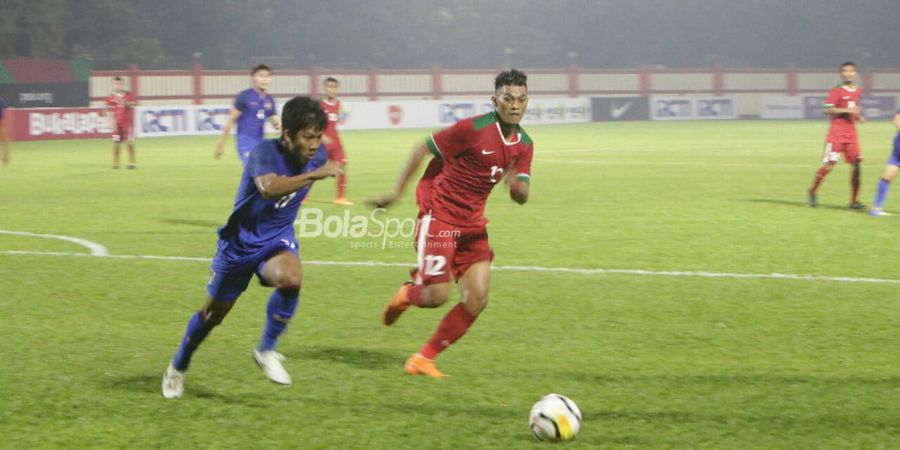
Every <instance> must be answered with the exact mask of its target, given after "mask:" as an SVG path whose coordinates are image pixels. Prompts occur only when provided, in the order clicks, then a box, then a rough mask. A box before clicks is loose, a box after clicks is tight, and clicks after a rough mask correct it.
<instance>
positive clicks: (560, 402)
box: [529, 394, 581, 441]
mask: <svg viewBox="0 0 900 450" xmlns="http://www.w3.org/2000/svg"><path fill="white" fill-rule="evenodd" d="M529 422H530V425H531V432H532V433H533V434H534V437H536V438H538V439H540V440H542V441H571V440H572V439H575V435H576V434H578V430H580V429H581V410H580V409H578V405H576V404H575V402H573V401H572V400H570V399H569V398H568V397H566V396H564V395H559V394H547V395H545V396H544V398H542V399H540V400H538V402H537V403H535V404H534V406H532V407H531V417H530V419H529Z"/></svg>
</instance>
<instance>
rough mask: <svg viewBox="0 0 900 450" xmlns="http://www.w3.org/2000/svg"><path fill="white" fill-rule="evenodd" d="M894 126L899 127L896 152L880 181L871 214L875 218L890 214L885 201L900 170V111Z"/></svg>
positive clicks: (895, 146) (896, 137)
mask: <svg viewBox="0 0 900 450" xmlns="http://www.w3.org/2000/svg"><path fill="white" fill-rule="evenodd" d="M894 126H895V127H897V134H896V135H895V136H894V151H893V152H892V153H891V157H890V158H888V162H887V166H886V167H885V168H884V174H883V175H881V179H880V180H878V188H877V189H876V191H875V192H876V194H875V202H874V203H873V204H872V210H871V211H869V214H871V215H873V216H888V215H890V214H888V213H886V212H885V211H884V199H885V198H887V193H888V188H889V187H890V185H891V179H892V178H894V175H896V174H897V170H900V110H898V111H897V113H896V114H894Z"/></svg>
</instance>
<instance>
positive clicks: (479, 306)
mask: <svg viewBox="0 0 900 450" xmlns="http://www.w3.org/2000/svg"><path fill="white" fill-rule="evenodd" d="M526 81H527V78H526V76H525V74H524V73H522V72H520V71H518V70H515V69H513V70H509V71H505V72H501V73H500V74H499V75H497V77H496V79H495V80H494V88H495V90H494V95H493V96H492V97H491V101H492V102H493V105H494V112H491V113H488V114H484V115H481V116H477V117H474V118H469V119H465V120H461V121H459V122H457V123H456V124H455V125H453V126H451V127H450V128H446V129H444V130H442V131H440V132H438V133H435V134H432V135H431V137H430V138H429V139H427V140H426V141H425V143H423V144H422V145H420V146H419V147H417V148H416V149H415V150H414V151H413V153H412V155H411V156H410V158H409V160H408V162H407V163H406V166H405V168H404V169H403V170H402V171H401V172H400V177H399V179H398V181H397V184H396V186H395V188H394V189H393V191H391V192H390V193H389V194H387V195H385V196H383V197H380V198H377V199H375V200H372V202H371V203H372V204H374V205H375V206H377V207H386V206H388V205H390V204H391V203H393V202H395V201H396V200H397V199H398V198H399V197H400V195H401V193H402V192H403V190H404V188H405V187H406V185H407V183H408V182H409V180H410V179H411V178H412V177H413V175H414V174H415V173H416V171H417V169H418V168H419V166H420V165H421V163H422V161H423V160H424V159H425V157H426V155H428V154H429V153H431V154H432V155H433V156H434V157H433V158H432V159H431V161H430V162H429V164H428V168H427V169H426V170H425V173H424V175H423V176H422V178H421V179H420V181H419V184H418V186H417V188H416V200H417V202H418V205H419V221H418V226H417V230H416V251H417V265H416V268H415V270H414V271H413V272H412V275H413V277H414V279H415V281H414V282H408V283H406V284H404V285H403V286H402V287H401V288H400V290H399V291H397V293H396V294H395V295H394V297H393V299H392V300H391V301H390V302H389V303H388V304H387V305H386V306H385V308H384V312H383V314H382V320H383V322H384V324H385V325H391V324H393V323H394V322H395V321H396V320H397V319H398V318H399V317H400V314H402V313H403V311H405V310H406V309H407V308H408V307H409V306H410V305H415V306H417V307H420V308H436V307H438V306H441V305H442V304H443V303H444V302H446V301H447V298H448V297H449V296H450V290H451V286H450V276H451V275H452V276H453V278H455V280H456V283H457V285H458V286H459V291H460V301H459V303H458V304H457V305H455V306H454V307H453V308H452V309H451V310H450V311H449V312H448V313H447V315H446V316H444V319H443V320H442V321H441V323H440V324H439V325H438V328H437V331H435V333H434V335H432V336H431V338H430V339H429V340H428V341H427V342H426V343H425V345H423V346H422V347H421V348H420V349H419V351H418V352H417V353H415V354H413V355H412V356H410V357H409V358H408V359H407V360H406V363H405V364H404V370H405V371H406V372H407V373H409V374H410V375H427V376H429V377H433V378H442V377H443V376H444V374H442V373H441V372H440V370H438V368H437V366H435V364H434V359H435V357H436V356H438V354H440V353H441V352H442V351H444V350H445V349H446V348H447V347H448V346H450V345H451V344H453V343H454V342H456V341H457V340H458V339H459V338H461V337H462V336H463V335H465V334H466V332H467V331H468V329H469V327H470V326H471V325H472V323H474V322H475V319H476V318H477V317H478V315H479V314H480V313H481V312H482V311H483V310H484V308H485V306H487V297H488V280H489V278H490V273H491V261H492V260H493V258H494V252H493V251H492V250H491V247H490V246H489V245H488V234H487V227H486V224H487V220H486V219H485V217H484V207H485V203H486V201H487V198H488V195H490V193H491V190H492V189H493V188H494V186H495V185H497V184H498V183H500V182H505V183H506V185H507V186H508V187H509V196H510V198H512V200H513V201H515V202H516V203H519V204H524V203H525V202H526V201H528V187H529V180H530V178H531V159H532V154H533V148H534V147H533V143H532V141H531V138H529V137H528V135H527V134H525V131H524V130H522V128H521V127H519V122H520V121H521V120H522V117H523V116H524V115H525V110H526V108H527V107H528V87H527V85H526Z"/></svg>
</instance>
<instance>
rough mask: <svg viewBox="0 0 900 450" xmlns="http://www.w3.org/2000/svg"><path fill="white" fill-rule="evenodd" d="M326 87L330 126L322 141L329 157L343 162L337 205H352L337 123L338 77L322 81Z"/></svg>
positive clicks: (326, 103) (339, 104)
mask: <svg viewBox="0 0 900 450" xmlns="http://www.w3.org/2000/svg"><path fill="white" fill-rule="evenodd" d="M322 86H323V87H324V88H325V98H323V99H322V100H321V105H322V109H323V110H325V115H326V116H328V126H327V127H326V128H325V134H324V135H323V136H322V142H324V143H325V148H327V149H328V159H330V160H332V161H337V162H339V163H341V168H343V170H344V171H343V172H341V174H340V175H338V176H337V196H335V198H334V204H336V205H352V204H353V202H351V201H350V200H347V168H346V167H345V166H346V165H347V155H345V154H344V145H343V144H342V143H341V136H340V135H338V131H337V124H338V122H339V121H340V120H341V101H340V100H338V98H337V92H338V87H339V86H340V83H338V80H337V78H334V77H328V78H325V81H324V82H323V83H322Z"/></svg>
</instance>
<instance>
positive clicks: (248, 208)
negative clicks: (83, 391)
mask: <svg viewBox="0 0 900 450" xmlns="http://www.w3.org/2000/svg"><path fill="white" fill-rule="evenodd" d="M281 119H282V122H283V123H284V130H283V131H282V132H281V137H280V138H277V139H269V140H265V141H263V142H262V143H260V144H259V145H257V146H256V148H254V149H253V151H252V152H251V153H250V157H249V160H248V161H247V165H246V166H245V167H244V174H243V176H242V177H241V183H240V186H239V188H238V193H237V198H236V200H235V202H234V211H233V212H232V213H231V216H230V217H229V218H228V221H227V222H226V223H225V225H223V226H222V227H221V228H219V244H218V245H219V247H218V251H216V256H215V258H214V259H213V261H212V265H211V266H210V278H209V283H208V286H207V288H206V291H207V298H206V303H205V304H204V305H203V307H202V308H201V309H200V310H199V311H198V312H197V313H196V314H194V315H193V317H191V320H190V322H189V323H188V326H187V330H186V331H185V334H184V338H183V339H182V342H181V346H180V347H179V348H178V351H177V352H175V356H174V357H173V358H172V361H171V362H170V363H169V366H168V367H167V368H166V372H165V375H164V376H163V381H162V392H163V396H164V397H165V398H177V397H181V395H182V394H183V393H184V378H185V373H186V371H187V369H188V365H189V364H190V362H191V356H192V355H193V353H194V351H195V350H197V346H199V345H200V343H201V342H203V339H204V338H206V336H207V335H208V334H209V332H210V331H212V329H213V327H215V326H216V325H219V324H220V323H222V319H224V318H225V316H226V315H227V314H228V311H230V310H231V307H232V306H234V304H235V301H236V300H237V298H238V297H239V296H240V295H241V293H243V292H244V290H246V289H247V285H248V284H249V283H250V279H251V278H253V274H256V276H257V278H259V281H260V283H262V284H263V285H264V286H270V287H274V288H275V291H274V292H272V295H271V297H269V304H268V307H267V308H266V322H265V326H264V328H263V335H262V339H261V340H260V342H259V344H258V345H257V346H256V347H255V348H254V349H253V358H254V359H255V360H256V363H257V364H259V366H260V368H262V370H263V372H264V373H265V375H266V377H268V378H269V379H270V380H272V381H273V382H275V383H279V384H291V377H290V375H289V374H288V373H287V371H286V370H285V369H284V367H283V366H282V364H281V363H282V361H284V356H282V355H281V354H280V353H278V352H276V351H275V346H276V344H277V342H278V337H279V336H280V335H281V334H282V333H283V332H284V330H285V328H286V327H287V324H288V322H289V321H290V319H291V317H292V316H293V315H294V310H295V309H296V308H297V304H298V303H299V301H300V286H301V274H302V271H301V265H300V257H299V253H298V247H299V245H298V244H297V239H296V238H295V237H294V221H295V220H296V218H297V211H299V209H300V203H301V202H302V201H303V198H304V197H306V194H307V192H309V189H310V187H311V186H312V183H313V182H314V181H316V180H321V179H323V178H327V177H333V176H335V175H337V174H339V173H340V171H341V169H340V164H339V163H338V162H336V161H329V160H328V153H327V150H326V149H325V146H324V145H322V133H323V132H324V130H325V125H326V122H327V120H328V119H327V117H326V116H325V112H324V111H322V107H321V106H319V102H317V101H315V100H312V99H310V98H309V97H295V98H293V99H291V100H290V101H288V102H287V103H286V104H285V105H284V111H282V113H281Z"/></svg>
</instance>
